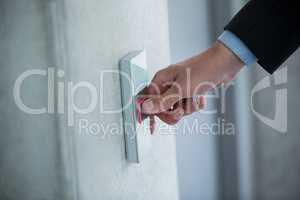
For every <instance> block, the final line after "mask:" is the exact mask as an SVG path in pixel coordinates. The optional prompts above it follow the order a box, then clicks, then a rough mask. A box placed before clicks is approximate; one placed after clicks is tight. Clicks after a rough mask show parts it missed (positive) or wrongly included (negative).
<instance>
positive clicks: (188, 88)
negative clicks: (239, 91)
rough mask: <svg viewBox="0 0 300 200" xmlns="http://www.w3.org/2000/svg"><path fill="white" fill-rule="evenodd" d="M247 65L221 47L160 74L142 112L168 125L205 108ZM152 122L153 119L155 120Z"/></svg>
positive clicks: (216, 47) (143, 105)
mask: <svg viewBox="0 0 300 200" xmlns="http://www.w3.org/2000/svg"><path fill="white" fill-rule="evenodd" d="M243 65H244V63H243V62H242V61H241V60H240V59H239V58H238V57H237V56H235V55H234V54H233V53H232V52H231V51H230V50H229V49H227V48H226V47H225V46H224V45H223V44H222V43H220V42H216V43H215V44H214V45H213V46H212V47H211V48H209V49H208V50H206V51H205V52H203V53H201V54H199V55H196V56H194V57H192V58H189V59H187V60H185V61H183V62H180V63H178V64H175V65H171V66H169V67H167V68H165V69H163V70H160V71H159V72H157V73H156V74H155V76H154V78H153V80H152V81H151V83H150V85H149V86H148V87H147V88H146V94H147V95H146V97H147V99H146V100H145V101H144V102H143V104H142V112H143V113H144V114H146V115H150V116H153V115H156V116H158V117H159V118H160V119H161V120H162V121H164V122H166V123H168V124H175V123H177V122H178V121H179V120H180V119H181V118H182V117H183V116H185V115H189V114H191V113H193V112H195V111H196V110H199V109H202V108H203V107H204V99H203V97H202V96H201V95H204V94H205V93H206V92H208V91H209V90H211V89H213V88H215V87H217V86H219V85H220V84H222V83H225V84H226V83H227V82H229V81H231V80H232V79H233V78H234V77H235V75H236V74H237V73H238V72H239V70H240V69H241V68H242V67H243ZM152 120H153V117H152Z"/></svg>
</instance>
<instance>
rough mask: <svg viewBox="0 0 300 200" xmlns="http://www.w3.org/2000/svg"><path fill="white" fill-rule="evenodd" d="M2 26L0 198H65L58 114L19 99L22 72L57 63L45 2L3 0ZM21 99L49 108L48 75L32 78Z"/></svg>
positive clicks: (0, 57) (24, 86)
mask: <svg viewBox="0 0 300 200" xmlns="http://www.w3.org/2000/svg"><path fill="white" fill-rule="evenodd" d="M0 24H1V25H0V85H1V89H0V91H1V92H0V110H1V117H0V127H1V134H0V177H1V181H0V184H1V185H0V199H49V200H52V199H60V198H61V196H60V194H61V181H60V178H59V177H60V171H59V170H58V169H59V160H60V159H59V155H58V154H59V145H58V141H57V134H58V133H57V130H56V123H55V118H54V116H53V115H29V114H26V113H24V112H22V111H21V110H20V109H19V108H18V107H17V106H16V104H15V102H14V98H13V86H14V82H15V80H16V79H17V77H18V76H19V75H20V74H21V73H22V72H24V71H26V70H30V69H35V68H37V69H41V70H45V69H46V68H47V66H51V65H52V64H53V63H52V62H51V58H50V57H49V54H48V50H49V48H50V47H49V45H48V44H49V43H48V39H49V38H48V31H47V17H46V16H45V7H44V4H43V3H42V1H10V0H8V1H0ZM46 70H47V69H46ZM21 97H22V99H23V101H24V103H25V104H26V105H28V106H30V107H34V108H41V107H44V106H47V78H46V77H43V76H32V77H30V78H28V79H27V80H26V81H25V82H24V84H23V85H22V87H21Z"/></svg>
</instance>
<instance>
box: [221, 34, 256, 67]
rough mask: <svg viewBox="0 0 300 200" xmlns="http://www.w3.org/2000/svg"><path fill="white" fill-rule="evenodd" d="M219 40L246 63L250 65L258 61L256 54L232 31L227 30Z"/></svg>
mask: <svg viewBox="0 0 300 200" xmlns="http://www.w3.org/2000/svg"><path fill="white" fill-rule="evenodd" d="M218 41H220V42H221V43H223V44H224V45H225V46H226V47H227V48H229V49H230V50H231V51H232V52H233V53H234V54H235V55H236V56H237V57H238V58H239V59H240V60H241V61H242V62H243V63H244V64H245V65H247V66H250V65H252V64H254V63H255V62H256V61H257V58H256V56H255V55H254V54H253V53H252V52H251V51H250V50H249V48H248V47H247V46H246V45H245V44H244V43H243V42H242V41H241V40H240V39H239V38H238V37H237V36H236V35H235V34H233V33H232V32H230V31H228V30H225V31H224V32H223V33H222V34H221V35H220V37H219V38H218Z"/></svg>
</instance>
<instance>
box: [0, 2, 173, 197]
mask: <svg viewBox="0 0 300 200" xmlns="http://www.w3.org/2000/svg"><path fill="white" fill-rule="evenodd" d="M0 9H1V12H0V16H1V17H0V21H1V23H0V28H1V29H0V34H1V35H0V36H1V37H0V43H1V45H0V58H1V59H0V64H1V74H0V82H1V98H0V108H1V113H2V114H1V117H0V124H1V136H0V138H1V139H0V144H1V145H0V149H1V151H0V154H1V160H0V174H1V179H0V181H1V182H0V184H1V187H0V188H1V193H0V197H1V199H20V198H22V199H24V200H27V199H28V200H29V199H30V200H40V199H49V200H54V199H67V198H68V199H84V200H91V199H103V200H109V199H118V200H119V199H136V200H137V199H143V200H147V199H149V200H150V199H151V200H152V199H164V200H168V199H170V200H176V199H178V191H177V174H176V153H175V141H174V136H173V134H158V133H159V132H160V131H158V132H157V134H155V135H154V136H153V137H150V136H145V137H146V138H144V139H145V141H146V142H145V145H144V146H142V152H143V158H142V162H141V164H139V165H135V164H129V163H127V162H126V160H125V152H124V151H125V149H124V139H123V132H122V123H121V122H122V120H121V114H120V113H115V114H103V113H100V109H101V108H102V109H115V108H120V106H121V101H120V88H119V78H118V76H117V75H116V74H106V75H105V76H104V78H105V79H104V81H103V82H102V81H101V79H100V77H101V72H103V70H117V69H118V61H119V59H120V58H121V57H122V56H124V55H125V54H127V53H128V52H130V51H132V50H139V49H145V50H146V51H147V52H148V65H149V74H150V77H151V75H153V74H154V73H155V72H156V71H157V70H159V68H162V67H164V66H166V65H168V64H169V37H168V11H167V0H152V1H148V0H142V1H141V0H128V1H126V2H125V1H117V0H101V1H99V0H88V1H81V0H65V1H59V0H57V1H56V0H49V1H40V0H31V1H17V0H15V1H11V0H9V1H8V0H7V1H0ZM52 66H55V68H57V69H61V70H64V72H65V75H64V77H62V78H61V77H56V79H57V81H58V82H60V83H66V84H67V82H68V83H70V82H73V84H74V85H75V84H76V83H78V82H80V81H88V82H89V83H91V84H93V85H94V86H95V87H96V89H97V94H98V101H97V106H96V108H95V109H94V110H93V112H91V113H89V114H86V115H79V114H78V115H75V118H74V126H73V127H67V126H66V124H67V121H68V120H69V119H70V118H69V117H68V115H67V111H68V107H67V104H66V105H65V110H64V111H65V114H59V115H56V114H51V115H48V114H45V115H38V116H37V115H36V116H32V115H27V114H25V113H23V112H22V111H20V110H19V109H18V108H17V106H16V105H15V103H14V101H13V94H12V91H13V84H14V81H15V79H16V77H17V76H18V75H19V74H21V73H22V72H23V71H25V70H27V69H32V68H38V69H47V67H52ZM66 91H67V85H65V92H66ZM22 95H23V96H22V98H23V99H24V102H26V103H27V104H28V105H31V106H34V107H41V106H46V104H47V79H46V78H44V77H32V79H28V80H26V84H25V85H24V88H22ZM68 97H69V96H68V94H67V93H65V101H67V99H68ZM100 98H102V100H103V101H102V102H100ZM89 101H90V98H89V93H87V90H85V89H84V88H83V89H79V90H78V92H77V93H76V94H75V95H74V103H75V104H76V105H77V106H78V107H86V106H87V105H88V104H89ZM56 103H57V102H56ZM82 119H83V120H87V121H88V123H89V124H91V123H97V124H98V126H99V127H100V129H99V130H98V131H96V132H91V131H87V129H80V127H79V122H80V120H82ZM167 133H173V132H172V131H167ZM104 135H105V136H104Z"/></svg>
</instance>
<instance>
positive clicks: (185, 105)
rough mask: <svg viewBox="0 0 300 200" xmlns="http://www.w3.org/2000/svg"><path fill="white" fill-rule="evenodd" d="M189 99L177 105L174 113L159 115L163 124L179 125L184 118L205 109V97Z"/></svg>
mask: <svg viewBox="0 0 300 200" xmlns="http://www.w3.org/2000/svg"><path fill="white" fill-rule="evenodd" d="M195 99H196V101H195V100H193V98H188V99H184V100H182V101H180V102H178V103H177V104H176V105H175V109H174V110H172V111H166V112H162V113H160V114H158V115H157V117H159V118H160V119H161V120H162V121H163V122H165V123H167V124H169V125H174V124H176V123H178V122H179V121H180V120H181V119H182V118H183V117H184V116H187V115H190V114H192V113H194V112H196V111H198V110H200V109H203V108H204V106H205V101H204V97H203V96H201V97H198V98H195Z"/></svg>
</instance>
